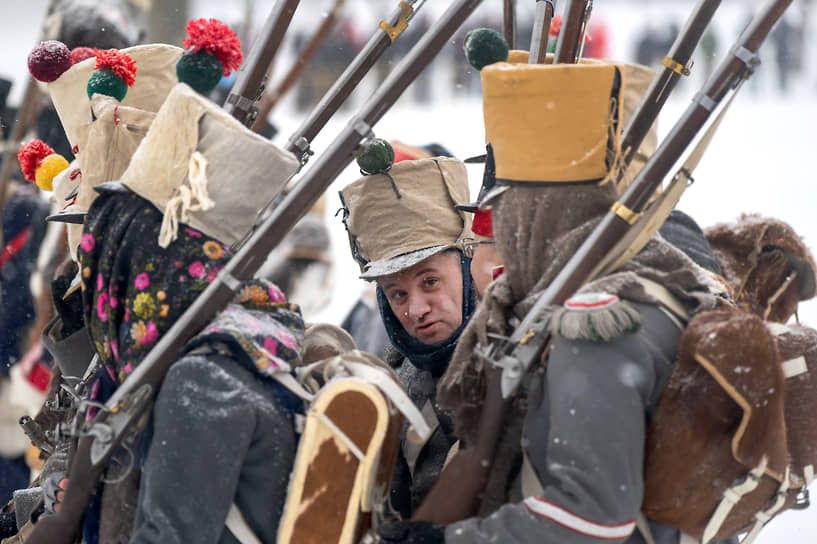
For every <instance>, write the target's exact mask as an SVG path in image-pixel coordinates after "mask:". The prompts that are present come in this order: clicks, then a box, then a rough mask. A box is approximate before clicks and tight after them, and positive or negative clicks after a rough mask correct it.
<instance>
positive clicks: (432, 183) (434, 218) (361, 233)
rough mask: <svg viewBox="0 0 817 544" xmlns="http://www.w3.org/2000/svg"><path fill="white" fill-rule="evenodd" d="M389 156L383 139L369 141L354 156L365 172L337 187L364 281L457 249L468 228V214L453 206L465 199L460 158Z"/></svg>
mask: <svg viewBox="0 0 817 544" xmlns="http://www.w3.org/2000/svg"><path fill="white" fill-rule="evenodd" d="M393 160H394V151H393V150H392V149H391V145H390V144H389V143H388V142H387V141H385V140H381V139H375V140H373V141H371V142H369V144H368V145H367V146H366V148H365V149H364V151H363V154H362V155H361V156H360V157H359V158H358V165H359V166H360V167H361V173H363V174H364V176H363V177H362V178H360V179H358V180H357V181H355V182H354V183H351V184H350V185H347V186H346V187H345V188H344V189H343V190H341V191H340V199H341V203H342V205H343V222H344V225H345V226H346V230H347V232H348V235H349V244H350V247H351V250H352V255H353V256H354V258H355V260H356V261H357V263H358V265H359V266H360V271H361V275H360V277H361V278H363V279H366V280H373V279H376V278H378V277H381V276H385V275H388V274H393V273H396V272H400V271H402V270H405V269H406V268H409V267H411V266H413V265H415V264H417V263H419V262H421V261H423V260H425V259H428V258H429V257H432V256H433V255H436V254H437V253H440V252H442V251H445V250H446V249H450V248H454V247H457V246H458V245H459V243H460V241H461V239H462V237H463V236H466V235H468V233H470V230H471V218H470V214H467V213H465V212H462V211H459V210H457V209H456V208H455V206H456V205H458V204H465V203H466V202H468V200H469V196H468V178H467V173H466V171H465V164H464V163H463V162H462V161H460V160H457V159H453V158H450V157H431V158H424V159H417V160H404V161H401V162H399V163H396V164H394V163H392V162H391V161H393ZM384 225H389V228H388V229H384V228H383V226H384Z"/></svg>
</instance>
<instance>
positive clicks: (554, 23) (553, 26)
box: [549, 15, 562, 38]
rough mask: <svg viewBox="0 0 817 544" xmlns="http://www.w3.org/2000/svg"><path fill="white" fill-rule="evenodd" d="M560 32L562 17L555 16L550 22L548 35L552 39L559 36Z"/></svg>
mask: <svg viewBox="0 0 817 544" xmlns="http://www.w3.org/2000/svg"><path fill="white" fill-rule="evenodd" d="M561 30H562V16H561V15H557V16H556V17H554V18H553V19H551V21H550V31H549V34H550V35H551V36H553V37H554V38H555V37H557V36H558V35H559V32H560V31H561Z"/></svg>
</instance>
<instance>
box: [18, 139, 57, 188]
mask: <svg viewBox="0 0 817 544" xmlns="http://www.w3.org/2000/svg"><path fill="white" fill-rule="evenodd" d="M53 154H54V150H53V149H51V147H50V146H49V145H48V144H47V143H45V142H44V141H42V140H31V141H30V142H28V143H27V144H25V145H24V146H23V147H21V148H20V151H19V152H18V153H17V160H18V161H19V162H20V169H21V170H22V171H23V177H24V178H26V179H27V180H28V181H32V182H34V181H36V175H37V168H39V167H40V164H42V162H43V160H44V159H45V158H46V157H47V156H49V155H53Z"/></svg>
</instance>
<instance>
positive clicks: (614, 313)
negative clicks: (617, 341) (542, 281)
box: [551, 293, 641, 342]
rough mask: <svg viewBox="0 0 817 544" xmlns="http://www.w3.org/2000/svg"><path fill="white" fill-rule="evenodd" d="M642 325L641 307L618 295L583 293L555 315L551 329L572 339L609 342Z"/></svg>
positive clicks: (567, 302) (566, 303) (571, 299)
mask: <svg viewBox="0 0 817 544" xmlns="http://www.w3.org/2000/svg"><path fill="white" fill-rule="evenodd" d="M640 324H641V315H640V314H639V313H638V310H636V309H635V308H634V307H633V306H632V305H631V304H630V303H628V302H626V301H623V300H621V299H619V298H618V297H617V296H616V295H611V294H608V293H581V294H577V295H573V296H572V297H571V298H569V299H568V300H567V301H566V302H565V303H564V306H563V307H562V308H560V309H558V310H557V311H556V312H555V313H554V314H553V317H552V319H551V331H552V333H553V334H555V335H558V336H561V337H562V338H567V339H569V340H588V341H590V342H609V341H610V340H612V339H614V338H618V337H619V336H621V335H624V334H628V333H631V332H635V331H637V330H638V327H639V326H640Z"/></svg>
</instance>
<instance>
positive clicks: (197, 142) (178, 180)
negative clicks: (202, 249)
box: [121, 83, 300, 247]
mask: <svg viewBox="0 0 817 544" xmlns="http://www.w3.org/2000/svg"><path fill="white" fill-rule="evenodd" d="M299 167H300V163H299V162H298V160H297V159H296V158H295V156H294V155H293V154H292V153H289V152H286V151H283V150H281V149H279V148H278V147H276V146H275V145H273V144H272V143H271V142H270V141H269V140H267V139H266V138H263V137H262V136H259V135H258V134H256V133H254V132H252V131H251V130H249V129H248V128H247V127H245V126H244V125H242V124H241V123H240V122H239V121H237V120H236V119H235V118H233V117H232V116H230V115H229V114H227V112H225V111H224V110H223V109H222V108H220V107H219V106H217V105H216V104H214V103H213V102H211V101H210V100H208V99H207V98H205V97H203V96H201V95H200V94H198V93H197V92H196V91H194V90H193V89H191V88H190V87H189V86H188V85H186V84H184V83H180V84H178V85H176V87H174V88H173V90H172V91H171V92H170V94H169V95H168V97H167V99H166V100H165V102H164V104H163V105H162V107H161V109H160V110H159V112H158V113H157V114H156V119H155V121H154V122H153V125H151V127H150V129H149V130H148V133H147V135H146V136H145V138H144V139H143V140H142V143H141V144H140V145H139V147H138V148H137V150H136V152H135V153H134V154H133V158H132V159H131V161H130V164H129V165H128V168H127V170H125V173H124V174H123V175H122V177H121V181H122V182H123V183H124V184H125V185H126V186H128V187H129V188H130V189H131V190H132V191H134V192H136V193H137V194H139V195H140V196H142V197H143V198H145V199H147V200H149V201H150V202H151V203H153V205H155V206H156V207H157V208H159V210H161V211H162V212H163V213H164V214H165V218H164V223H163V225H162V232H161V234H160V238H159V244H160V245H162V247H167V245H168V244H169V243H170V242H171V241H172V240H173V239H175V237H176V233H177V232H178V224H179V223H186V224H188V225H190V226H191V227H193V228H195V229H198V230H200V231H202V232H203V233H205V234H207V235H208V236H211V237H213V238H215V239H217V240H219V241H220V242H222V243H224V244H228V245H234V244H236V243H237V242H240V241H241V240H243V239H244V237H245V236H246V235H247V234H248V233H249V232H250V230H251V229H252V226H253V225H254V224H255V222H256V220H257V219H258V212H259V211H260V210H261V209H262V208H263V207H264V206H265V205H266V204H269V203H270V202H272V200H273V199H274V198H275V197H276V196H277V195H278V194H279V193H280V192H281V190H282V189H283V188H284V185H285V184H286V182H287V181H288V180H289V178H290V177H291V176H292V175H293V174H294V173H295V172H297V171H298V169H299Z"/></svg>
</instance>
